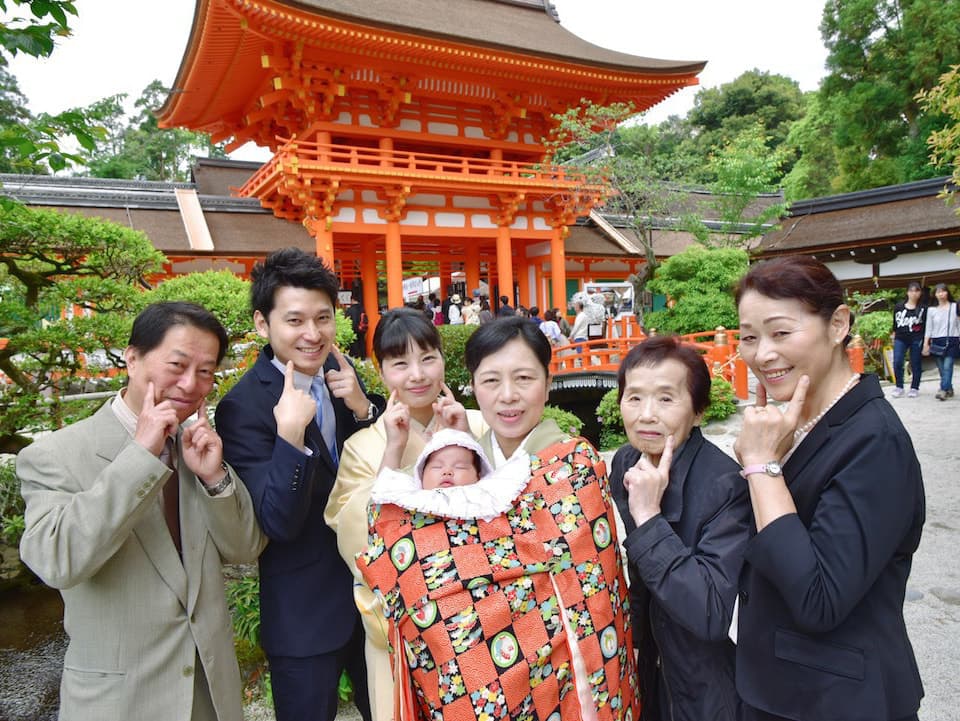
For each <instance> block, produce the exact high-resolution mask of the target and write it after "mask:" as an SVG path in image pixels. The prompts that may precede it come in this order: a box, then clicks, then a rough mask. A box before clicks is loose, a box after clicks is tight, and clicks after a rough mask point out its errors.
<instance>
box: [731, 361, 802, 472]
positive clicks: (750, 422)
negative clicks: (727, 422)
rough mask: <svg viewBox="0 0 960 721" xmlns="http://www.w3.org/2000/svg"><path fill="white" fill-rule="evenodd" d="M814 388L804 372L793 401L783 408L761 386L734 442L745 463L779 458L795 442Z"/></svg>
mask: <svg viewBox="0 0 960 721" xmlns="http://www.w3.org/2000/svg"><path fill="white" fill-rule="evenodd" d="M809 388H810V377H809V376H806V375H804V376H801V377H800V380H799V382H798V383H797V387H796V388H795V389H794V391H793V397H791V398H790V402H789V403H787V405H786V407H785V408H784V409H783V411H781V410H780V409H779V408H776V407H775V406H768V405H767V391H766V388H764V387H763V384H760V385H758V386H757V403H756V405H755V406H753V407H752V408H750V407H748V408H747V409H746V410H744V413H743V426H742V427H741V429H740V435H739V436H738V437H737V440H736V442H735V443H734V444H733V450H734V452H735V453H736V455H737V459H738V460H739V461H740V463H741V465H744V466H749V465H752V464H756V463H767V462H769V461H778V460H780V459H781V458H783V457H784V455H786V453H787V451H789V450H790V448H791V447H792V446H793V441H794V431H796V430H797V427H798V426H799V425H800V413H801V412H802V411H803V404H804V401H806V398H807V390H808V389H809Z"/></svg>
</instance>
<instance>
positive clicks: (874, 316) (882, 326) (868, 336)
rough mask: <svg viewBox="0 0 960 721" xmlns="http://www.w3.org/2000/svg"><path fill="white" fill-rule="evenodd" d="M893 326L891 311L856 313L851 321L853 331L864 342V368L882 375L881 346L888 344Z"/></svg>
mask: <svg viewBox="0 0 960 721" xmlns="http://www.w3.org/2000/svg"><path fill="white" fill-rule="evenodd" d="M892 328H893V311H891V310H878V311H874V312H872V313H866V314H858V315H857V317H856V318H855V319H854V321H853V332H854V334H856V335H859V336H860V338H861V339H862V340H863V342H864V349H863V351H864V352H863V365H864V370H866V371H868V372H873V373H879V374H880V375H881V376H883V375H884V367H883V346H885V345H889V344H890V332H891V329H892Z"/></svg>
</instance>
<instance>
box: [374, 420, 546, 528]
mask: <svg viewBox="0 0 960 721" xmlns="http://www.w3.org/2000/svg"><path fill="white" fill-rule="evenodd" d="M520 460H522V461H524V463H508V464H506V465H505V466H503V467H502V468H499V469H497V470H496V471H494V470H493V466H492V464H491V463H490V461H489V460H488V459H487V457H486V455H485V454H484V452H483V448H481V447H480V444H479V443H477V441H476V440H475V439H474V437H473V436H471V435H470V434H469V433H465V432H464V431H458V430H455V429H452V428H445V429H443V430H440V431H437V432H436V433H434V434H433V437H432V438H431V439H430V441H429V442H428V443H427V445H426V446H425V447H424V449H423V451H422V452H421V453H420V456H419V457H418V458H417V462H416V463H415V464H414V466H413V469H412V470H413V472H412V474H411V473H404V472H402V471H398V470H396V469H393V468H389V467H384V468H382V469H381V470H380V473H379V474H378V475H377V479H376V481H375V482H374V484H373V489H372V491H371V494H370V500H371V502H372V503H392V504H394V505H397V506H400V507H401V508H405V509H407V510H410V511H421V512H423V513H432V514H434V515H439V516H446V517H448V518H463V519H466V518H479V519H491V518H495V517H496V516H498V515H499V514H501V513H503V512H505V511H506V509H507V508H509V507H510V504H511V502H512V501H513V499H514V498H515V497H516V495H517V494H518V493H519V492H520V490H522V489H523V488H524V487H525V486H526V484H527V482H528V481H529V479H530V466H529V462H528V461H527V459H526V458H523V459H520Z"/></svg>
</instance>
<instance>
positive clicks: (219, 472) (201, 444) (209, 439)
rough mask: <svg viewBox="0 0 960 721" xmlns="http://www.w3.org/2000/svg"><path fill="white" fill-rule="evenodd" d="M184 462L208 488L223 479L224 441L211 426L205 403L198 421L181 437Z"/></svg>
mask: <svg viewBox="0 0 960 721" xmlns="http://www.w3.org/2000/svg"><path fill="white" fill-rule="evenodd" d="M180 445H181V454H180V460H182V461H183V462H184V463H185V464H186V465H187V468H189V469H190V470H191V471H193V473H194V475H196V476H197V478H199V479H200V481H201V482H202V483H203V484H204V485H206V486H213V485H216V484H217V483H219V482H220V480H221V479H222V478H223V469H222V467H221V463H223V441H221V440H220V436H218V435H217V432H216V431H215V430H213V428H212V427H211V426H210V420H209V419H208V418H207V414H206V412H205V409H204V403H201V404H200V407H199V408H198V409H197V420H196V422H195V423H193V424H191V425H190V426H188V427H187V428H186V429H184V431H183V433H182V434H181V436H180Z"/></svg>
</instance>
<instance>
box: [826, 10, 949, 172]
mask: <svg viewBox="0 0 960 721" xmlns="http://www.w3.org/2000/svg"><path fill="white" fill-rule="evenodd" d="M820 29H821V33H822V35H823V38H824V42H825V44H826V47H827V50H828V57H827V68H828V71H829V73H828V75H827V76H826V77H825V78H824V80H823V82H822V84H821V88H820V95H821V102H822V105H823V109H824V110H825V111H826V114H827V116H828V117H829V118H830V119H831V122H832V125H833V138H832V139H833V143H834V146H835V148H836V158H837V166H838V169H839V180H838V183H837V185H838V189H839V190H842V191H852V190H861V189H864V188H872V187H877V186H881V185H889V184H896V183H903V182H908V181H911V180H918V179H921V178H928V177H932V176H933V175H935V174H936V170H935V169H934V168H933V167H932V166H931V165H930V164H929V162H928V161H927V150H926V140H927V138H928V137H929V136H930V133H931V132H935V131H936V130H938V129H940V128H942V127H943V120H942V119H940V118H936V117H930V116H928V115H925V113H924V112H923V108H922V106H921V104H920V101H919V100H918V94H919V93H920V92H921V91H924V90H929V89H930V88H932V87H934V86H935V85H936V84H937V79H938V78H939V77H940V75H942V74H943V73H945V72H947V71H948V70H949V68H950V66H951V65H954V64H957V63H958V62H960V43H958V42H957V37H960V3H956V2H942V1H941V0H858V1H857V2H849V1H845V0H828V2H827V4H826V7H825V8H824V13H823V22H822V24H821V26H820Z"/></svg>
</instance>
